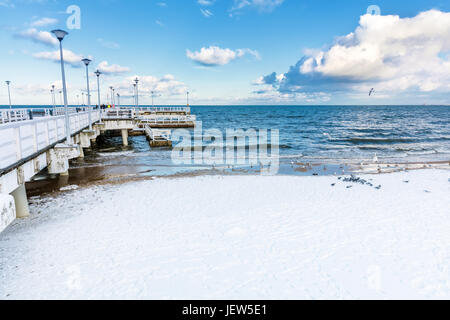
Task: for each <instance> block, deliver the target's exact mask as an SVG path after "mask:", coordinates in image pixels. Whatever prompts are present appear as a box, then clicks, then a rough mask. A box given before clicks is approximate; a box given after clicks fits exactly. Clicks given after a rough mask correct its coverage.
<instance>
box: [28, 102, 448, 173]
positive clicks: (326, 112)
mask: <svg viewBox="0 0 450 320" xmlns="http://www.w3.org/2000/svg"><path fill="white" fill-rule="evenodd" d="M38 107H48V106H38ZM33 108H36V106H34V107H33ZM191 113H192V114H193V115H196V117H197V121H201V127H202V133H204V132H210V129H216V132H221V133H222V134H223V136H224V139H225V138H226V132H227V130H234V129H243V130H244V132H246V131H247V130H248V129H254V130H255V131H256V132H263V131H264V130H266V131H267V133H268V135H269V138H270V137H271V134H272V133H278V134H279V139H278V143H277V145H272V144H271V143H270V141H271V139H269V141H268V150H269V151H268V153H269V154H270V153H271V152H272V148H277V156H278V161H279V170H278V171H277V173H278V174H305V172H306V171H307V174H313V173H314V170H297V167H296V166H294V164H299V163H301V164H305V163H307V164H309V163H313V164H314V163H315V164H317V163H320V164H327V165H329V166H331V170H329V171H328V172H333V171H336V170H337V169H339V170H340V169H343V166H344V171H345V165H346V164H350V163H358V162H364V161H373V159H375V158H376V159H377V160H378V161H380V162H385V163H399V162H400V163H404V162H432V161H449V160H450V106H407V105H404V106H403V105H396V106H364V105H360V106H280V105H273V106H191ZM185 130H190V132H191V133H192V137H193V139H194V137H196V136H197V137H198V135H199V134H200V135H202V133H199V130H198V128H197V131H196V132H194V129H185ZM205 140H206V141H205V142H203V144H204V145H203V149H201V150H202V151H203V152H204V149H205V148H206V147H207V145H208V144H210V143H211V140H210V139H209V140H208V139H205ZM243 141H244V142H243ZM243 141H241V143H244V144H245V150H246V155H247V156H248V157H251V155H250V154H251V152H250V150H252V149H251V145H250V143H251V142H250V140H249V139H247V140H243ZM180 142H181V141H180ZM180 142H178V143H180ZM176 145H177V141H174V146H176ZM233 148H234V147H233ZM197 150H198V149H197ZM227 150H229V146H224V153H226V151H227ZM274 150H275V149H274ZM194 156H195V152H193V153H192V157H194ZM333 166H338V168H333ZM71 168H72V169H71V170H73V172H74V174H76V173H77V172H78V174H79V175H80V177H79V179H81V180H82V179H86V181H87V180H89V181H92V180H95V179H98V180H99V181H102V180H105V179H114V178H120V177H136V176H138V177H158V176H181V175H189V176H190V175H200V174H217V173H218V174H224V173H225V174H255V173H259V172H260V170H261V168H260V165H258V163H256V165H255V162H254V161H250V160H249V161H248V163H246V164H242V165H238V166H229V165H226V164H225V165H223V166H220V164H205V163H200V164H199V163H192V164H185V163H184V164H180V163H176V162H174V161H173V149H172V148H151V147H150V146H149V143H148V141H147V140H146V137H145V136H130V137H129V146H127V147H124V146H123V145H122V139H121V137H120V136H117V135H116V136H114V135H111V136H108V137H105V138H104V139H101V141H99V142H98V143H97V145H96V146H95V147H94V148H92V150H88V151H86V152H85V158H84V159H83V160H74V161H73V162H72V165H71ZM334 169H336V170H334ZM318 170H319V169H318ZM36 179H37V180H38V181H45V180H51V179H54V177H49V176H48V175H46V174H45V172H44V173H42V174H41V175H39V176H37V177H36ZM73 179H75V178H73Z"/></svg>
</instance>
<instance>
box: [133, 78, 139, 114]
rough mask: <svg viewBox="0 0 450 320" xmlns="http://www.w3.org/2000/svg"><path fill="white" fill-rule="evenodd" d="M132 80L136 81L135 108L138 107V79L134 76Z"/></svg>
mask: <svg viewBox="0 0 450 320" xmlns="http://www.w3.org/2000/svg"><path fill="white" fill-rule="evenodd" d="M134 82H135V83H136V108H139V79H138V78H137V77H136V79H134Z"/></svg>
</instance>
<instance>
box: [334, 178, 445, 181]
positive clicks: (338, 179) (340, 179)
mask: <svg viewBox="0 0 450 320" xmlns="http://www.w3.org/2000/svg"><path fill="white" fill-rule="evenodd" d="M341 179H342V177H338V180H341ZM449 181H450V179H449Z"/></svg>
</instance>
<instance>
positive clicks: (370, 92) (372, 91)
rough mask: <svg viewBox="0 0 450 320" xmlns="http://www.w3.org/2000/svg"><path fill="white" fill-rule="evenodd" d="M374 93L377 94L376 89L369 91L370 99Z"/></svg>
mask: <svg viewBox="0 0 450 320" xmlns="http://www.w3.org/2000/svg"><path fill="white" fill-rule="evenodd" d="M374 92H375V89H374V88H372V89H370V91H369V97H370V96H371V95H372V94H373V93H374Z"/></svg>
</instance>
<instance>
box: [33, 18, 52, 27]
mask: <svg viewBox="0 0 450 320" xmlns="http://www.w3.org/2000/svg"><path fill="white" fill-rule="evenodd" d="M57 23H58V20H57V19H54V18H41V19H39V20H35V21H33V22H32V23H31V24H30V26H31V27H46V26H51V25H54V24H57Z"/></svg>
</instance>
